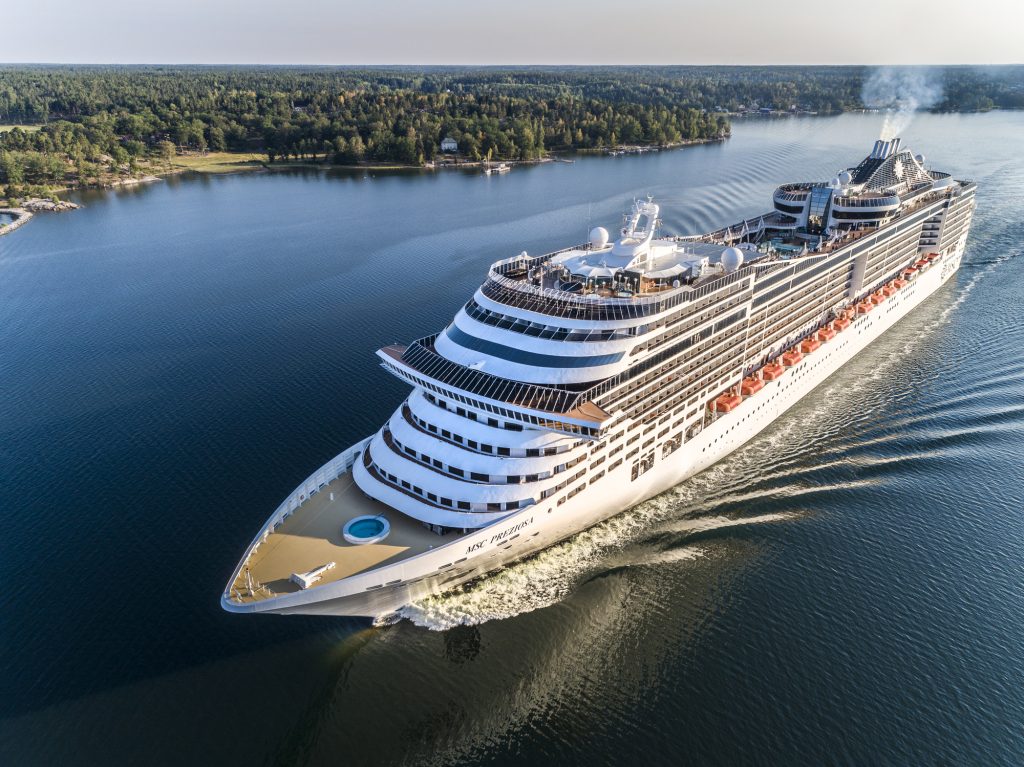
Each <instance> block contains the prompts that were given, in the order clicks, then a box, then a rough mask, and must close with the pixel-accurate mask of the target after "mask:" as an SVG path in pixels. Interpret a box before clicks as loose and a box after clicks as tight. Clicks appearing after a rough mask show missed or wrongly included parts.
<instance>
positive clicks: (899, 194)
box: [480, 139, 970, 324]
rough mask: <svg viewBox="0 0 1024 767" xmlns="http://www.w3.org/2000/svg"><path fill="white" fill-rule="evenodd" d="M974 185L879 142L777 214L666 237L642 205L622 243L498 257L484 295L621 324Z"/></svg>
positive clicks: (826, 249) (539, 310) (786, 194)
mask: <svg viewBox="0 0 1024 767" xmlns="http://www.w3.org/2000/svg"><path fill="white" fill-rule="evenodd" d="M969 186H970V182H959V181H955V180H954V179H952V178H951V177H950V176H949V174H947V173H941V172H938V171H933V170H927V169H925V167H924V157H923V156H922V155H913V154H911V153H910V152H909V151H907V150H905V149H903V148H902V147H901V144H900V141H899V140H898V139H895V140H893V141H890V142H884V141H879V142H876V144H875V147H874V149H873V150H872V152H871V154H870V155H869V156H868V157H867V158H865V160H864V161H862V162H861V163H860V164H859V165H857V166H856V167H855V168H852V169H850V170H849V171H843V172H842V173H840V174H839V175H837V176H836V178H834V179H832V181H830V182H807V183H796V184H785V185H783V186H780V187H779V188H778V189H777V190H776V192H775V195H774V202H775V207H776V210H774V211H771V212H769V213H766V214H764V215H761V216H758V217H756V218H753V219H748V220H746V221H741V222H739V223H737V224H734V225H732V226H729V227H725V228H723V229H719V230H717V231H715V232H711V233H708V234H701V235H692V236H677V237H658V236H657V234H656V230H657V227H658V225H659V224H660V221H659V219H658V214H659V212H660V211H659V208H658V206H657V205H655V204H654V203H653V202H651V200H650V199H648V200H646V201H639V202H637V203H635V205H634V210H633V213H632V214H631V215H630V216H628V217H627V219H626V222H625V225H624V226H623V227H622V230H621V237H620V238H619V239H618V240H617V241H615V242H613V243H610V242H609V239H608V232H607V231H606V230H605V229H603V228H601V227H598V228H596V229H594V230H593V231H592V232H591V236H590V241H589V242H587V243H583V244H582V245H577V246H574V247H570V248H566V249H564V250H559V251H555V252H553V253H548V254H546V255H543V256H533V257H531V256H528V255H527V254H526V253H525V252H524V253H521V254H520V255H518V256H515V257H513V258H510V259H506V260H503V261H498V262H496V263H494V264H492V265H491V268H490V271H489V272H488V276H487V280H486V281H485V283H484V284H483V286H482V287H481V288H480V293H481V294H482V295H483V296H484V297H486V298H488V299H491V300H492V301H495V302H497V303H500V304H503V305H505V306H508V307H512V308H515V309H520V310H523V311H525V312H532V313H536V314H544V315H549V316H555V317H561V318H565V319H569V320H579V321H582V322H587V323H595V322H615V323H619V324H622V321H628V320H636V319H643V318H646V317H650V316H653V315H656V314H660V313H662V312H664V311H666V310H668V309H671V308H674V307H675V306H678V305H680V304H684V303H687V302H690V301H693V300H696V299H699V298H702V297H703V296H705V295H706V294H708V293H709V292H711V291H715V290H718V289H719V288H722V287H725V286H726V285H729V284H731V283H732V282H734V281H736V280H739V279H742V278H743V277H749V276H751V275H752V274H754V273H756V272H757V271H758V270H759V269H760V268H761V267H770V265H773V264H776V263H778V262H788V261H791V260H793V259H799V258H814V257H817V256H822V255H826V254H829V253H832V252H834V251H836V250H838V249H841V248H844V247H846V246H848V245H850V244H851V243H852V242H854V241H856V240H858V239H860V238H861V237H863V236H865V235H866V234H870V233H871V232H874V231H878V230H879V229H882V228H884V227H886V226H889V225H890V224H891V223H893V222H895V221H898V220H900V219H902V218H904V217H906V216H908V215H912V214H914V213H916V212H917V211H918V210H920V209H921V208H922V207H924V206H926V205H929V204H931V203H933V202H935V201H936V200H938V199H940V198H943V197H946V196H948V195H951V194H952V195H955V194H959V193H960V190H962V189H965V188H967V187H969Z"/></svg>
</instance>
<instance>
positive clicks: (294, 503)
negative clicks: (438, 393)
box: [224, 437, 373, 597]
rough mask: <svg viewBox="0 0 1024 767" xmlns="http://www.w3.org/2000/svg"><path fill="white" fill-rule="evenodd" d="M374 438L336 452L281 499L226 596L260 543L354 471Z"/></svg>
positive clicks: (244, 559)
mask: <svg viewBox="0 0 1024 767" xmlns="http://www.w3.org/2000/svg"><path fill="white" fill-rule="evenodd" d="M371 439H373V437H367V438H366V439H363V440H360V441H359V442H357V443H356V444H354V445H352V446H351V447H350V448H348V449H347V450H345V451H344V452H343V453H340V454H339V455H336V456H335V457H334V458H332V459H331V460H329V461H328V462H327V463H325V464H324V465H323V466H321V467H320V468H319V469H317V470H316V471H315V472H313V473H312V474H310V475H309V476H308V477H306V479H305V480H303V481H302V482H301V483H300V484H299V486H298V487H296V488H295V489H294V490H293V491H292V492H291V494H290V495H289V496H288V497H287V498H285V499H284V500H283V501H281V504H280V505H279V506H278V507H277V509H275V510H274V513H273V514H271V515H270V519H268V520H267V521H266V523H265V524H264V525H263V527H262V528H261V529H260V531H259V532H258V533H257V534H256V537H255V538H253V539H252V543H251V544H249V548H248V549H247V550H246V552H245V555H244V556H243V558H242V561H241V562H239V563H238V568H237V569H236V570H235V574H234V576H233V577H232V579H231V584H230V585H229V586H228V590H227V591H225V592H224V593H225V596H228V597H230V595H231V587H232V586H233V585H234V584H235V582H236V581H237V580H238V575H239V573H240V572H241V571H242V568H243V567H245V565H246V564H247V563H248V561H249V559H250V558H251V557H252V555H253V554H255V553H256V551H257V550H258V549H259V547H260V545H261V544H262V543H263V542H264V541H265V540H266V539H267V538H269V537H270V535H271V534H272V533H273V532H274V531H275V530H277V529H278V528H279V527H280V526H281V525H282V524H283V523H284V521H285V520H286V519H288V517H290V516H291V515H292V514H294V513H295V511H296V510H297V509H298V508H299V507H300V506H302V504H304V503H305V502H306V501H308V500H309V499H310V497H311V496H313V495H316V493H318V492H319V491H320V489H321V488H323V487H324V485H327V484H329V483H330V482H333V481H334V480H336V479H337V478H338V477H340V476H341V475H342V474H344V473H346V472H347V471H350V470H351V469H352V465H353V464H354V463H355V460H356V457H357V456H358V455H359V453H361V452H362V451H363V449H364V448H365V447H366V445H367V444H368V443H369V441H370V440H371Z"/></svg>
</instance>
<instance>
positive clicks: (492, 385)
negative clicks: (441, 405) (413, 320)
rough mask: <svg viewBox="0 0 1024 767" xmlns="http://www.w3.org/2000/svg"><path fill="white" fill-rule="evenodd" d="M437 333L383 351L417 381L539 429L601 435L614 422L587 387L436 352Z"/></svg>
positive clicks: (393, 367) (388, 364) (390, 366)
mask: <svg viewBox="0 0 1024 767" xmlns="http://www.w3.org/2000/svg"><path fill="white" fill-rule="evenodd" d="M433 338H434V337H427V338H423V339H420V340H418V341H414V342H413V343H412V344H410V345H409V346H408V347H404V346H397V345H392V346H385V347H384V348H383V349H380V350H379V351H378V352H377V356H378V357H379V358H380V359H381V361H382V363H383V364H384V367H385V369H386V370H388V371H389V372H391V373H393V374H394V375H396V376H397V377H398V378H401V379H402V380H403V381H406V382H407V383H409V384H411V385H412V386H415V387H421V388H425V389H428V390H430V391H433V392H435V393H440V394H442V396H445V397H449V398H452V399H454V400H456V401H458V402H461V403H463V404H466V405H469V406H470V407H472V408H475V409H479V410H482V411H484V412H487V413H493V414H495V415H499V416H502V417H503V418H506V419H514V420H517V421H519V422H522V423H523V424H525V425H527V426H533V427H534V428H538V429H544V430H547V431H553V432H557V433H560V434H567V435H570V436H577V437H581V438H583V439H596V438H597V437H598V436H599V434H600V431H601V429H603V428H604V427H605V426H606V425H607V424H608V423H609V422H610V421H611V418H612V416H611V414H609V413H606V412H605V411H604V410H602V409H601V408H600V407H599V406H597V405H596V404H594V403H593V402H590V401H587V400H585V399H583V397H582V394H583V390H574V389H572V388H555V387H550V386H542V385H539V384H528V383H522V382H519V381H512V380H509V379H506V378H500V377H498V376H494V375H491V374H489V373H485V372H483V371H481V370H476V369H474V368H472V367H467V366H465V365H459V364H457V363H455V362H452V361H451V360H449V359H447V358H445V357H442V356H441V355H440V354H438V353H437V352H436V351H434V349H433V343H432V342H433Z"/></svg>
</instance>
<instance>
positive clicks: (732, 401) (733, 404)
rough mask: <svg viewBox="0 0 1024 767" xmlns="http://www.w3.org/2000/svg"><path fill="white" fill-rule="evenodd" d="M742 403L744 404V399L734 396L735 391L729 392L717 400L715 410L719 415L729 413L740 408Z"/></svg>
mask: <svg viewBox="0 0 1024 767" xmlns="http://www.w3.org/2000/svg"><path fill="white" fill-rule="evenodd" d="M741 402H743V397H741V396H740V395H739V394H734V393H733V391H728V392H726V393H725V394H722V395H720V396H719V397H718V398H717V399H716V400H715V410H717V411H718V412H719V413H728V412H729V411H730V410H735V409H736V408H738V407H739V406H740V403H741Z"/></svg>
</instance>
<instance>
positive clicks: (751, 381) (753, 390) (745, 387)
mask: <svg viewBox="0 0 1024 767" xmlns="http://www.w3.org/2000/svg"><path fill="white" fill-rule="evenodd" d="M763 388H764V381H762V380H761V379H760V378H758V377H757V376H748V377H746V378H744V379H743V384H742V385H741V386H740V394H742V395H743V396H744V397H749V396H750V395H751V394H757V393H758V392H759V391H761V389H763Z"/></svg>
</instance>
